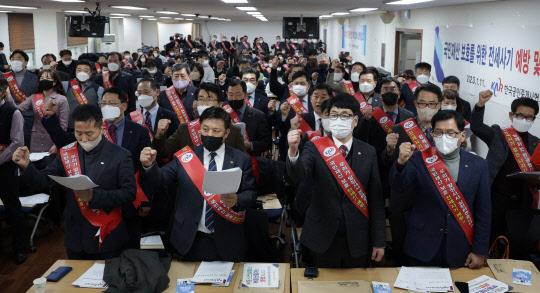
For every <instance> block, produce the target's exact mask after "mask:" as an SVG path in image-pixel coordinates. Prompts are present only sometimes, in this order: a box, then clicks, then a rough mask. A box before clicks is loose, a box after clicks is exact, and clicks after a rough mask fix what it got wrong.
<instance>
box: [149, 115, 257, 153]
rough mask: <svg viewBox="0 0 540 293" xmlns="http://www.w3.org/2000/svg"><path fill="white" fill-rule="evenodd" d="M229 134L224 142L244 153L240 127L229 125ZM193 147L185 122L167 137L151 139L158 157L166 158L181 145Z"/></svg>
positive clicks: (244, 147) (244, 148) (181, 146)
mask: <svg viewBox="0 0 540 293" xmlns="http://www.w3.org/2000/svg"><path fill="white" fill-rule="evenodd" d="M230 129H231V131H230V133H229V136H227V138H226V139H225V144H227V145H228V146H230V147H232V148H235V149H237V150H239V151H241V152H243V153H246V146H245V145H244V137H243V136H242V133H241V132H240V127H238V126H234V125H231V128H230ZM185 146H189V147H191V148H193V147H194V145H193V141H192V140H191V136H190V134H189V130H188V125H187V123H182V124H180V125H179V126H178V129H177V130H176V132H175V133H174V134H173V135H171V136H169V137H168V138H164V137H162V138H155V137H154V140H153V141H152V148H153V149H155V150H157V158H158V159H168V158H170V157H172V156H173V155H174V154H175V153H176V152H178V151H179V150H181V149H182V148H183V147H185Z"/></svg>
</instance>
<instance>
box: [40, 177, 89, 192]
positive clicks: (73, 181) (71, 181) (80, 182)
mask: <svg viewBox="0 0 540 293" xmlns="http://www.w3.org/2000/svg"><path fill="white" fill-rule="evenodd" d="M49 177H50V178H51V179H52V180H54V181H56V183H58V184H60V185H62V186H64V187H67V188H69V189H71V190H87V189H92V188H96V187H98V186H99V185H97V184H95V183H94V182H92V179H90V178H88V176H86V175H73V176H71V177H60V176H53V175H49Z"/></svg>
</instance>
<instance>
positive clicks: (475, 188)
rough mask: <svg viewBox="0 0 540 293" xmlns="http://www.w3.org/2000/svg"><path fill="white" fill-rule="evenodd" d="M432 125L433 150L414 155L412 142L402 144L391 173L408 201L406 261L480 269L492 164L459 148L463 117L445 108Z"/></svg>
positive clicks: (488, 215) (393, 182) (487, 227)
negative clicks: (489, 164)
mask: <svg viewBox="0 0 540 293" xmlns="http://www.w3.org/2000/svg"><path fill="white" fill-rule="evenodd" d="M431 123H432V127H433V136H434V139H435V147H430V148H428V149H425V150H423V151H422V152H414V151H415V150H416V146H415V145H414V144H411V143H403V144H401V145H400V150H399V159H398V160H397V162H396V163H395V164H394V166H393V167H392V169H391V170H390V178H392V180H390V184H391V187H392V188H393V189H396V190H398V191H401V192H404V193H405V194H406V195H407V196H408V197H409V199H408V200H407V202H408V204H409V206H407V207H403V208H404V209H407V210H410V214H409V217H408V220H407V221H406V224H407V229H406V231H407V232H406V236H405V242H404V253H405V255H406V257H405V261H404V262H405V264H406V265H408V266H439V267H461V266H463V265H465V266H467V267H469V268H470V269H474V268H480V267H481V266H482V265H483V264H484V261H485V257H486V256H487V254H488V250H489V243H490V242H489V234H490V222H491V204H490V188H489V177H488V174H489V170H488V164H487V162H486V160H484V159H483V158H481V157H479V156H476V155H473V154H471V153H469V152H467V151H465V150H463V149H461V148H460V147H459V146H460V145H461V143H463V141H465V138H466V135H465V132H464V129H465V120H464V119H463V116H462V115H461V114H459V113H457V112H456V111H450V110H443V111H440V112H439V113H437V114H436V115H435V116H434V117H433V119H432V120H431ZM408 191H410V192H408Z"/></svg>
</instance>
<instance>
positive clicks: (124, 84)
mask: <svg viewBox="0 0 540 293" xmlns="http://www.w3.org/2000/svg"><path fill="white" fill-rule="evenodd" d="M95 83H97V84H98V85H100V86H101V87H103V88H104V89H105V86H103V75H102V73H99V74H97V75H96V79H95ZM113 84H114V86H115V87H119V88H121V89H122V90H123V91H124V93H125V94H126V95H127V98H128V108H127V110H126V115H127V114H129V113H130V112H132V111H135V108H136V103H137V96H135V90H136V82H135V78H133V75H131V74H130V73H127V72H124V71H119V72H118V74H117V75H116V77H115V78H114V79H113Z"/></svg>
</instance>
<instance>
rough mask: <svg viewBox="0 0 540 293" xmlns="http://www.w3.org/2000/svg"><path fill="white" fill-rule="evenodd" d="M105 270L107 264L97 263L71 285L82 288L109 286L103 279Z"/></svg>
mask: <svg viewBox="0 0 540 293" xmlns="http://www.w3.org/2000/svg"><path fill="white" fill-rule="evenodd" d="M104 272H105V264H103V263H95V264H94V265H93V266H92V267H91V268H89V269H88V271H86V272H85V273H84V274H82V276H80V277H79V278H78V279H77V280H76V281H75V282H73V283H72V284H71V285H73V286H75V287H81V288H98V289H103V288H105V289H106V288H108V286H107V283H105V281H103V273H104Z"/></svg>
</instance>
